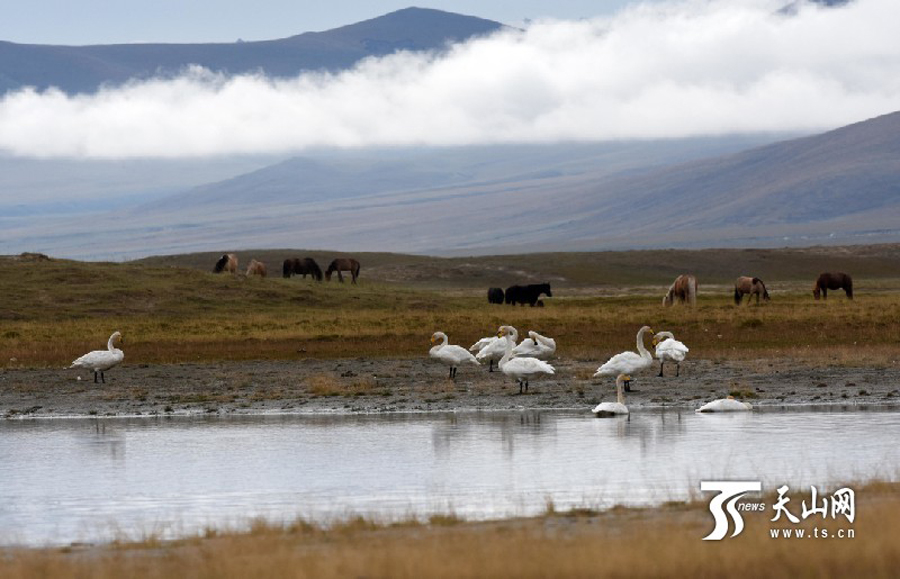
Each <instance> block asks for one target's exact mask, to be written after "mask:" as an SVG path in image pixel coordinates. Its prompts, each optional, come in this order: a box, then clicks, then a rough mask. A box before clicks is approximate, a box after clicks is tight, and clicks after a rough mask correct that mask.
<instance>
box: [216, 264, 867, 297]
mask: <svg viewBox="0 0 900 579" xmlns="http://www.w3.org/2000/svg"><path fill="white" fill-rule="evenodd" d="M237 271H238V258H237V255H235V254H233V253H226V254H223V255H222V257H220V258H219V260H218V261H216V265H215V266H214V267H213V273H224V272H227V273H237ZM335 272H337V276H338V281H340V282H341V283H343V282H344V276H343V273H342V272H348V273H349V274H350V280H351V283H353V284H355V283H356V280H357V278H358V277H359V261H358V260H356V259H355V258H352V257H338V258H336V259H333V260H332V261H331V263H330V264H329V265H328V268H327V269H326V270H325V273H324V274H323V273H322V268H320V267H319V264H318V263H316V260H314V259H313V258H311V257H304V258H302V259H301V258H297V257H293V258H288V259H285V260H284V263H283V264H282V268H281V273H282V276H283V277H285V278H289V277H291V276H294V275H302V276H303V278H304V279H305V278H306V276H307V275H309V276H311V277H312V278H313V279H315V280H316V281H322V279H323V278H324V279H325V280H326V281H331V276H332V274H334V273H335ZM266 273H267V272H266V264H264V263H263V262H261V261H257V260H255V259H251V260H250V263H249V265H247V271H246V275H247V276H253V275H256V276H260V277H266ZM697 287H698V286H697V278H696V276H694V275H692V274H689V273H685V274H682V275H679V276H678V277H676V278H675V281H673V282H672V285H670V286H669V289H668V291H666V294H665V295H664V296H663V300H662V303H663V305H664V306H671V305H674V304H676V303H681V304H686V305H690V306H695V305H697ZM840 289H842V290H844V292H845V293H846V294H847V298H849V299H851V300H852V299H853V278H851V277H850V276H849V275H847V274H846V273H843V272H825V273H822V274H820V275H819V277H818V278H816V283H815V285H814V286H813V297H815V299H817V300H818V299H823V300H824V299H828V290H832V291H834V290H840ZM541 295H545V296H547V297H548V298H549V297H553V293H552V292H551V291H550V284H549V283H533V284H528V285H512V286H509V287H508V288H506V290H505V291H504V290H503V288H499V287H492V288H489V289H488V295H487V297H488V303H491V304H508V305H513V306H514V305H517V304H519V305H523V306H524V305H525V304H528V305H529V306H531V307H535V306H537V307H541V306H543V305H544V302H543V301H542V300H541V299H540V297H541ZM744 296H747V303H748V304H749V303H750V302H751V301H752V300H753V298H754V297H756V303H757V305H758V304H759V302H760V300H763V301H769V300H770V299H771V298H770V297H769V292H768V290H767V289H766V284H765V283H764V282H763V280H761V279H759V278H758V277H750V276H740V277H739V278H737V279H736V280H735V282H734V303H735V305H741V304H742V303H743V301H744Z"/></svg>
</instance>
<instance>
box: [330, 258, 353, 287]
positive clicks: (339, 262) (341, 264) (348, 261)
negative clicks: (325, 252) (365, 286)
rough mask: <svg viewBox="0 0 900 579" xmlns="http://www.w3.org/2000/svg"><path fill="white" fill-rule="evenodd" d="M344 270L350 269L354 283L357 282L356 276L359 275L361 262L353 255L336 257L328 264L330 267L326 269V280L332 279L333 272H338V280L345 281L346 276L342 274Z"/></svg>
mask: <svg viewBox="0 0 900 579" xmlns="http://www.w3.org/2000/svg"><path fill="white" fill-rule="evenodd" d="M342 271H349V272H350V276H351V277H352V283H356V278H358V277H359V262H358V261H356V260H355V259H353V258H352V257H339V258H337V259H335V260H334V261H332V262H331V264H330V265H329V266H328V269H326V270H325V280H326V281H331V274H332V273H334V272H337V274H338V281H339V282H341V283H344V276H342V275H341V272H342Z"/></svg>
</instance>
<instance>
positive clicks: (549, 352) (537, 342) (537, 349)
mask: <svg viewBox="0 0 900 579" xmlns="http://www.w3.org/2000/svg"><path fill="white" fill-rule="evenodd" d="M555 353H556V340H554V339H553V338H548V337H547V336H542V335H540V334H538V333H537V332H534V331H529V332H528V338H525V339H524V340H522V343H521V344H519V345H518V346H516V347H515V348H513V351H512V354H513V356H530V357H532V358H537V359H538V360H548V359H550V358H551V357H553V354H555Z"/></svg>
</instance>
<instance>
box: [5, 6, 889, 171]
mask: <svg viewBox="0 0 900 579" xmlns="http://www.w3.org/2000/svg"><path fill="white" fill-rule="evenodd" d="M785 3H786V0H687V1H681V2H672V3H667V4H652V5H643V6H637V7H635V8H632V9H629V10H626V11H623V12H621V13H619V14H617V15H616V16H614V17H611V18H605V19H597V20H592V21H578V22H558V21H557V22H542V23H536V24H533V25H532V26H530V27H529V28H528V29H527V30H526V31H524V32H521V31H511V32H506V33H501V34H497V35H494V36H492V37H490V38H486V39H480V40H476V41H472V42H469V43H467V44H464V45H460V46H457V47H455V48H454V49H452V50H451V51H450V52H449V53H447V54H442V55H439V56H435V55H421V54H397V55H394V56H391V57H387V58H381V59H372V60H368V61H365V62H363V63H361V64H360V65H359V66H357V67H356V68H355V69H353V70H352V71H348V72H346V73H342V74H337V75H322V74H304V75H301V76H300V77H298V78H294V79H287V80H273V79H267V78H264V77H262V76H253V75H245V76H238V77H223V76H220V75H216V74H212V73H210V72H208V71H204V70H199V69H196V70H191V71H189V72H187V73H186V74H184V75H183V76H181V77H180V78H177V79H174V80H171V79H169V80H152V81H148V82H141V83H138V84H133V85H129V86H126V87H123V88H117V89H110V90H103V91H101V92H99V93H98V94H95V95H91V96H75V97H69V96H66V95H65V94H63V93H61V92H59V91H54V90H50V91H45V92H40V93H39V92H35V91H33V90H22V91H18V92H15V93H11V94H8V95H7V96H6V97H5V98H3V99H2V100H0V151H6V152H9V153H12V154H16V155H22V156H34V157H76V158H127V157H186V156H210V155H223V154H233V153H271V152H283V151H291V150H301V149H303V148H307V147H318V146H337V147H354V146H369V145H395V144H396V145H416V144H423V145H463V144H474V143H498V142H552V141H559V140H611V139H622V138H662V137H683V136H689V135H702V134H722V133H730V132H752V131H779V130H810V129H824V128H830V127H835V126H839V125H843V124H847V123H850V122H854V121H858V120H862V119H865V118H869V117H872V116H876V115H879V114H884V113H887V112H892V111H894V110H897V109H900V42H897V23H898V22H900V2H898V1H897V0H855V1H854V2H851V3H850V4H849V5H847V6H845V7H841V8H831V9H825V8H819V7H817V6H814V5H804V6H803V7H802V9H801V10H800V11H799V13H798V14H797V15H795V16H785V15H781V14H778V13H777V10H778V8H780V7H782V6H783V5H784V4H785Z"/></svg>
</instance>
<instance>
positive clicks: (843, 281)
mask: <svg viewBox="0 0 900 579" xmlns="http://www.w3.org/2000/svg"><path fill="white" fill-rule="evenodd" d="M836 289H842V290H844V292H845V293H846V294H847V299H851V300H852V299H853V278H851V277H850V276H849V275H847V274H846V273H840V272H834V273H829V272H826V273H821V274H819V278H818V279H817V280H816V285H815V286H814V287H813V296H814V297H815V298H816V299H819V294H821V295H822V299H823V300H825V299H828V290H836Z"/></svg>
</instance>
